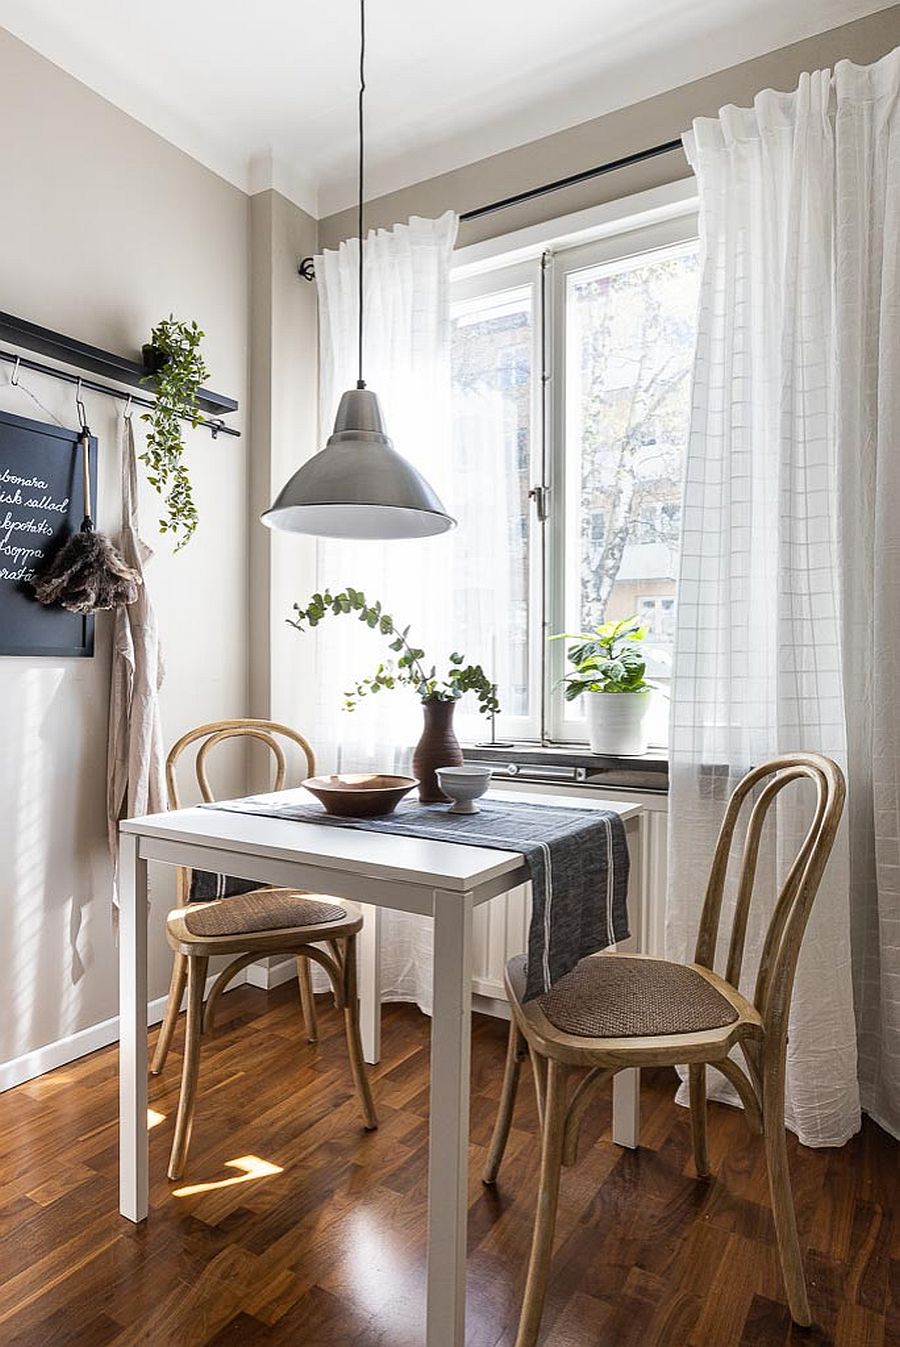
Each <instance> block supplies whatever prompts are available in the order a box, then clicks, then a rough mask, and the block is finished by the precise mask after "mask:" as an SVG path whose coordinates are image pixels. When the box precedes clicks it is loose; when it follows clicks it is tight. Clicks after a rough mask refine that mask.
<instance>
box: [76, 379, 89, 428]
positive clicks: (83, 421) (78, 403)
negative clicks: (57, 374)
mask: <svg viewBox="0 0 900 1347" xmlns="http://www.w3.org/2000/svg"><path fill="white" fill-rule="evenodd" d="M75 409H76V411H77V412H78V415H79V417H80V419H81V425H82V428H83V429H85V430H86V429H87V423H88V422H87V412H86V411H85V409H84V403H83V401H82V399H81V380H80V379H79V380H78V382H77V384H76V385H75Z"/></svg>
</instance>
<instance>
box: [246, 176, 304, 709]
mask: <svg viewBox="0 0 900 1347" xmlns="http://www.w3.org/2000/svg"><path fill="white" fill-rule="evenodd" d="M250 221H251V225H250V228H251V258H252V271H251V275H252V283H251V329H250V330H251V352H252V355H251V364H250V369H251V407H252V426H253V442H254V446H255V450H254V454H253V457H252V461H251V471H250V520H251V525H250V540H251V548H250V594H251V603H250V644H251V649H252V659H251V666H250V693H251V707H252V712H253V714H254V715H258V716H268V717H271V718H273V719H275V720H287V721H289V722H290V723H292V724H296V725H297V726H298V727H299V728H301V729H302V728H303V726H304V725H308V723H309V711H310V710H311V708H312V700H311V693H312V687H313V680H314V671H313V668H312V666H311V665H310V663H309V661H310V651H309V648H308V647H307V648H306V650H302V649H301V646H300V643H299V641H298V639H297V635H296V633H295V632H292V631H291V628H290V627H288V626H287V623H286V621H285V618H286V617H287V616H288V615H289V613H290V612H291V604H292V603H293V602H294V601H295V600H299V599H302V598H304V597H305V595H306V593H307V592H308V589H309V585H310V583H311V582H312V580H313V578H314V574H315V544H314V542H313V541H312V540H311V539H308V538H306V539H305V538H302V537H298V536H294V535H291V534H286V533H281V532H278V531H273V530H269V529H266V528H262V527H260V526H258V524H257V520H258V516H259V514H260V512H261V511H262V510H264V509H266V507H267V506H269V505H270V504H271V503H272V501H273V499H274V497H275V495H276V494H277V492H278V491H280V489H281V487H282V486H283V485H284V483H285V481H286V480H287V479H288V477H290V475H291V473H292V472H294V471H295V469H296V468H297V467H298V466H299V465H300V463H302V462H303V460H304V459H306V458H309V457H310V455H312V454H313V453H315V451H316V448H317V443H316V428H317V424H318V415H317V376H318V361H317V323H316V316H317V315H316V288H315V286H314V285H309V284H307V283H306V282H305V281H301V280H300V279H299V277H298V275H297V262H298V260H299V259H300V258H302V257H307V256H309V255H311V254H314V253H315V251H316V244H317V232H318V230H317V225H316V222H315V220H313V219H312V217H311V216H309V215H307V214H306V213H305V212H304V211H302V210H300V208H299V207H297V206H294V205H292V204H291V202H289V201H287V200H286V199H285V198H284V197H283V196H281V195H280V194H279V193H278V192H273V191H268V192H260V193H259V194H258V195H256V196H254V197H252V198H251V202H250Z"/></svg>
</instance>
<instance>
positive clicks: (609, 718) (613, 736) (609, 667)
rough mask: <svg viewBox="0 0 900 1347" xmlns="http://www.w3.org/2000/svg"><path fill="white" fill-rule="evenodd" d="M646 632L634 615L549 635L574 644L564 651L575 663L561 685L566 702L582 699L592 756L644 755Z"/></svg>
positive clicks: (648, 690)
mask: <svg viewBox="0 0 900 1347" xmlns="http://www.w3.org/2000/svg"><path fill="white" fill-rule="evenodd" d="M646 635H647V630H646V628H645V627H642V626H641V624H640V621H639V620H638V618H636V617H627V618H624V619H623V620H622V621H621V622H601V623H600V625H599V626H597V627H595V628H594V630H593V631H592V632H579V633H575V634H573V633H570V632H565V633H563V634H561V635H559V636H551V638H550V639H551V640H552V641H577V642H578V644H577V645H573V646H571V647H570V649H569V650H568V651H567V652H566V657H567V659H568V660H569V662H570V663H571V664H572V665H574V668H573V670H572V672H571V673H567V674H566V675H565V676H564V677H563V679H562V682H563V683H564V684H565V689H566V691H565V697H566V701H567V702H572V701H575V699H576V698H577V697H584V702H585V714H586V718H587V727H588V738H589V740H590V745H591V751H592V752H593V753H608V754H620V755H621V756H623V757H637V756H639V755H640V754H642V753H646V752H647V730H646V724H647V712H648V710H649V709H650V699H651V697H652V695H653V685H652V683H648V682H647V680H646V678H645V677H644V674H645V672H646V668H647V665H646V661H645V659H644V656H643V654H642V653H641V650H640V647H639V643H640V642H641V641H643V640H644V638H645V636H646Z"/></svg>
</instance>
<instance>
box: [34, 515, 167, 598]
mask: <svg viewBox="0 0 900 1347" xmlns="http://www.w3.org/2000/svg"><path fill="white" fill-rule="evenodd" d="M142 583H143V581H142V579H141V577H140V575H139V574H138V572H137V571H136V570H133V569H132V568H131V566H129V565H128V564H127V563H126V562H125V560H124V559H123V558H122V557H121V556H120V555H119V553H118V552H117V551H116V549H115V548H114V547H113V545H112V543H111V542H110V541H109V540H108V539H107V538H105V537H104V536H103V534H102V533H94V531H93V530H92V529H82V531H81V532H80V533H73V534H72V536H71V538H68V539H67V540H66V541H65V542H64V543H63V545H62V547H61V548H60V549H59V551H58V552H57V553H56V555H55V556H54V557H53V558H52V560H51V561H50V563H49V565H48V566H47V567H46V568H45V570H44V571H43V573H42V574H41V576H40V577H39V579H38V580H36V581H35V586H34V595H35V598H36V599H37V600H38V602H39V603H45V604H50V603H58V604H59V605H60V607H61V608H66V609H68V611H69V612H70V613H99V612H103V611H105V610H106V609H108V608H118V607H119V605H120V604H123V603H124V604H128V603H134V601H135V599H136V598H137V595H138V590H139V588H140V586H141V584H142Z"/></svg>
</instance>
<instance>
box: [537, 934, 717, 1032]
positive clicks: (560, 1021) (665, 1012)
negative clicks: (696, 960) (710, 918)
mask: <svg viewBox="0 0 900 1347" xmlns="http://www.w3.org/2000/svg"><path fill="white" fill-rule="evenodd" d="M524 962H525V961H524V957H521V958H520V959H519V960H513V963H514V964H515V963H519V964H520V966H521V967H524ZM510 972H511V973H513V977H514V981H518V977H516V975H515V974H516V973H518V969H516V970H515V972H514V970H513V968H512V966H511V968H510ZM533 1004H535V1005H537V1006H539V1007H540V1009H541V1011H542V1012H543V1014H544V1015H545V1016H546V1018H547V1019H548V1020H549V1021H550V1023H551V1024H552V1025H553V1026H554V1028H556V1029H559V1030H560V1032H561V1033H564V1034H573V1035H576V1036H578V1037H580V1038H652V1037H658V1036H667V1035H670V1034H694V1033H702V1032H703V1031H704V1030H707V1029H721V1028H724V1026H725V1025H727V1024H733V1023H734V1021H735V1020H736V1019H737V1018H738V1012H737V1011H736V1010H735V1008H734V1006H733V1005H731V1003H730V1002H729V1001H727V1000H726V999H725V997H724V996H723V995H722V994H721V993H720V992H719V991H717V989H716V988H715V987H713V986H712V985H711V984H710V983H709V982H707V981H706V979H705V978H704V977H703V976H702V974H700V973H698V972H697V971H696V969H694V968H689V967H686V966H685V965H683V964H677V963H667V962H665V961H664V960H662V959H632V958H627V959H626V958H617V957H616V956H615V955H614V954H612V955H603V956H600V957H598V958H591V959H582V961H581V963H580V964H578V966H577V967H576V968H574V969H573V970H572V972H571V973H567V974H566V976H565V977H564V978H560V980H559V982H557V983H555V984H554V986H552V987H551V988H550V990H549V992H546V993H545V995H543V996H540V997H538V998H537V1000H536V1001H535V1002H534V1003H533Z"/></svg>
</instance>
